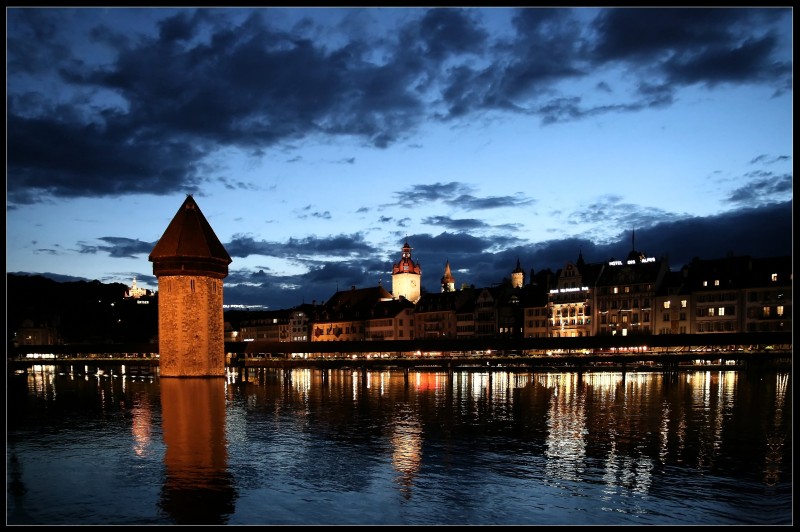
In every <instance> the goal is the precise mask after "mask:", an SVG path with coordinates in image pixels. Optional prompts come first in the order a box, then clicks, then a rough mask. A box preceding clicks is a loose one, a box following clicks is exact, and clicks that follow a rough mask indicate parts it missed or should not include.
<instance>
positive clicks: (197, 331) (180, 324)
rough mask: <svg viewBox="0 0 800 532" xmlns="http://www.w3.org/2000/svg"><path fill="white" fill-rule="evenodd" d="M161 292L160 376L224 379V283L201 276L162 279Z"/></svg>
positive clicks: (159, 314)
mask: <svg viewBox="0 0 800 532" xmlns="http://www.w3.org/2000/svg"><path fill="white" fill-rule="evenodd" d="M158 291H159V295H158V332H159V335H158V336H159V359H160V360H159V367H160V370H159V371H160V375H161V376H162V377H218V376H224V375H225V326H224V318H223V313H222V279H215V278H212V277H204V276H200V275H194V276H191V275H174V276H173V275H170V276H165V277H159V279H158Z"/></svg>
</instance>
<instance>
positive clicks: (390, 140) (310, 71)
mask: <svg viewBox="0 0 800 532" xmlns="http://www.w3.org/2000/svg"><path fill="white" fill-rule="evenodd" d="M587 13H593V12H592V11H588V10H581V9H564V10H559V9H521V10H519V11H518V12H517V13H516V15H515V17H513V20H512V31H511V32H507V33H504V34H500V35H491V34H490V32H489V30H488V28H487V27H486V26H484V22H483V21H482V20H479V19H478V18H477V17H478V12H477V11H474V10H469V9H430V10H418V11H417V10H414V11H409V12H408V14H407V16H406V17H404V18H403V19H398V20H402V22H398V23H397V24H398V25H397V26H396V27H394V28H392V30H393V31H391V32H388V33H383V34H381V35H380V36H379V37H368V33H367V32H365V31H361V32H358V33H353V34H352V35H348V37H344V38H340V39H338V40H336V41H332V40H325V39H323V38H321V37H319V36H318V35H317V34H316V32H315V30H314V28H315V26H314V24H311V23H310V22H306V23H301V24H298V25H297V26H296V27H295V28H293V29H289V30H277V29H275V28H273V27H271V26H270V25H269V24H268V22H265V17H263V16H262V15H263V10H254V11H252V13H251V12H249V11H246V10H219V9H198V10H190V9H179V10H171V11H169V10H164V14H165V17H164V18H162V19H161V20H160V21H159V22H158V24H157V26H153V27H151V28H150V32H149V33H141V34H137V33H133V32H131V31H130V30H129V29H128V28H125V27H115V26H110V25H102V24H100V23H98V24H97V25H96V26H94V27H92V28H91V29H89V30H87V34H86V36H88V38H90V39H92V40H93V41H92V42H93V44H94V45H96V46H102V54H103V55H102V56H100V57H102V59H100V58H98V59H95V58H94V57H93V56H91V55H88V54H87V53H86V52H85V49H86V48H85V44H84V45H83V47H79V46H77V45H75V44H74V43H73V41H71V40H70V38H71V37H73V35H72V34H73V33H75V32H77V31H78V30H72V28H73V27H74V26H75V21H77V20H82V19H80V15H81V14H82V12H81V11H76V10H70V9H63V10H62V9H59V10H48V9H10V10H8V13H7V18H8V21H7V22H8V24H7V26H8V30H9V35H8V37H7V45H8V48H7V66H8V68H7V80H8V81H7V89H8V99H7V112H8V116H7V130H8V132H9V139H8V145H7V146H8V158H7V176H8V178H7V183H8V185H7V188H8V202H9V204H11V205H12V206H13V205H18V204H27V203H31V202H35V201H41V200H42V199H44V198H46V197H47V196H63V197H102V196H114V195H125V194H139V193H150V194H157V195H164V194H172V193H175V192H185V193H192V192H195V191H196V190H198V188H199V186H200V184H201V182H202V179H203V178H202V175H203V173H204V172H201V170H200V168H201V163H202V162H203V161H204V160H205V159H206V158H207V157H208V156H209V155H212V154H213V153H215V152H216V151H217V150H220V149H222V148H226V147H231V146H233V147H237V148H240V149H242V150H245V151H250V152H252V153H253V154H257V153H263V150H264V149H265V148H268V147H270V146H276V145H279V144H288V143H292V142H295V141H301V140H303V139H312V138H321V137H338V136H346V137H355V138H359V139H362V141H363V142H364V143H365V144H368V145H372V146H375V147H377V148H383V147H387V146H389V145H391V144H394V143H396V142H398V141H400V140H406V139H408V138H410V135H411V134H413V132H414V131H415V130H416V129H417V128H419V127H420V126H421V124H422V123H423V121H425V120H428V119H430V118H436V117H439V118H440V119H443V120H452V119H453V118H455V117H463V118H467V117H469V116H471V115H476V114H477V113H482V112H485V111H501V112H510V113H525V114H529V115H538V116H539V117H540V118H541V119H542V121H543V123H545V124H547V123H556V122H563V121H568V120H580V119H583V118H585V117H587V116H596V115H598V114H609V113H618V112H635V111H637V110H640V109H643V108H646V107H650V106H654V105H658V106H666V105H670V104H671V103H672V102H673V101H674V94H675V90H677V88H679V87H681V86H683V85H688V84H705V85H707V86H714V85H716V84H719V83H757V84H762V85H764V86H768V87H772V88H773V89H774V90H775V91H776V93H778V92H780V91H782V90H791V81H792V65H791V55H790V52H789V51H788V49H787V48H786V44H785V43H784V42H783V41H782V40H781V39H782V38H786V36H784V35H781V34H779V33H778V32H777V30H776V29H775V27H776V26H775V24H777V23H778V22H780V21H781V20H785V19H787V18H789V19H790V18H791V14H792V12H791V10H790V9H685V10H684V9H674V8H670V9H627V8H623V9H607V10H600V11H598V13H599V14H598V15H597V16H596V18H595V19H594V20H593V21H590V24H591V25H590V26H589V27H590V28H591V29H592V31H587V26H586V19H587V18H589V15H588V14H587ZM87 20H88V19H87ZM756 22H758V23H759V25H757V24H756ZM351 23H352V21H351ZM756 27H763V28H764V29H763V31H760V32H754V29H753V28H756ZM86 36H84V37H86ZM334 42H335V44H334ZM378 58H379V59H378ZM612 63H613V64H615V65H620V66H622V67H623V68H626V69H628V70H630V72H631V76H632V78H631V79H632V80H634V82H635V80H638V83H637V85H638V90H639V93H638V94H637V95H636V96H633V97H626V96H625V95H624V93H623V92H622V91H614V92H609V91H608V90H607V88H608V86H607V85H605V84H602V83H601V85H600V86H601V87H603V89H602V90H603V93H604V94H606V95H616V98H617V101H616V102H613V103H607V104H603V105H596V104H593V103H589V102H585V101H584V99H583V96H582V95H580V94H569V93H568V92H565V91H566V90H569V89H565V87H567V86H568V85H565V84H564V83H563V82H564V81H569V80H580V79H582V78H584V77H586V76H588V75H590V74H593V73H595V72H596V71H597V70H598V69H600V68H603V67H605V66H606V65H608V64H612ZM34 76H35V77H34ZM234 95H235V96H234ZM476 116H477V115H476ZM353 161H354V160H353V159H352V158H346V159H343V160H342V161H341V162H343V163H348V164H352V163H353ZM232 186H236V185H232ZM245 186H246V185H245ZM461 194H468V191H461ZM448 197H453V195H452V194H449V195H448Z"/></svg>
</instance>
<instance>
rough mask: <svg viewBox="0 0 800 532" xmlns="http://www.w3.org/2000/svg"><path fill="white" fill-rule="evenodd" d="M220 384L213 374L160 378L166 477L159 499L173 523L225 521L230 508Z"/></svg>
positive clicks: (222, 382)
mask: <svg viewBox="0 0 800 532" xmlns="http://www.w3.org/2000/svg"><path fill="white" fill-rule="evenodd" d="M225 385H226V383H225V380H223V379H219V378H168V379H166V378H165V379H161V412H162V426H163V432H164V443H165V444H166V453H165V454H164V465H165V466H166V480H165V482H164V486H163V489H162V492H161V500H160V502H159V505H160V507H161V508H162V509H164V510H166V511H167V512H168V513H169V514H170V515H171V516H172V517H173V519H174V520H175V522H176V523H177V524H207V525H208V524H225V523H226V522H227V519H228V517H229V516H230V515H231V514H232V513H233V512H234V509H235V504H234V503H235V500H236V490H235V488H234V487H233V482H232V478H231V475H230V473H229V472H228V450H227V439H226V436H225Z"/></svg>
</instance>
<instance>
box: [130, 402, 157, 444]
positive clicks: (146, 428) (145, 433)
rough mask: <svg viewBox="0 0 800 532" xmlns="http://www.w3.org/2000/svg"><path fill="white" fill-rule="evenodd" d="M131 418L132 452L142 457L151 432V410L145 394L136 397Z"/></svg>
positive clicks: (149, 441)
mask: <svg viewBox="0 0 800 532" xmlns="http://www.w3.org/2000/svg"><path fill="white" fill-rule="evenodd" d="M131 416H132V417H133V426H132V427H131V430H132V432H133V441H134V446H133V452H134V453H136V456H139V457H144V456H146V455H147V450H148V448H149V447H150V443H151V440H150V435H151V434H152V432H153V427H152V418H153V409H152V406H151V405H150V398H149V396H148V395H147V394H145V393H142V394H138V395H137V396H136V398H135V399H134V406H133V408H132V409H131Z"/></svg>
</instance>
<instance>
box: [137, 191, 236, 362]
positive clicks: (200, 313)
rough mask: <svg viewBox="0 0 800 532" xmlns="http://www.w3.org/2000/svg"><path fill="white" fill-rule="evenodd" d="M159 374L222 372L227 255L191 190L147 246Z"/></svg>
mask: <svg viewBox="0 0 800 532" xmlns="http://www.w3.org/2000/svg"><path fill="white" fill-rule="evenodd" d="M149 260H150V261H151V262H152V263H153V274H154V275H155V276H156V278H157V279H158V350H159V373H160V375H161V377H224V376H225V324H224V318H223V313H222V279H224V278H225V277H226V276H227V275H228V265H229V264H230V263H231V262H232V260H231V257H230V256H229V255H228V252H227V251H225V248H224V247H223V246H222V243H221V242H220V241H219V239H218V238H217V235H215V234H214V230H213V229H211V226H210V225H209V223H208V221H207V220H206V218H205V216H203V213H202V212H201V211H200V207H198V206H197V203H196V202H195V201H194V198H193V197H192V196H191V195H188V196H187V197H186V201H184V202H183V205H181V208H180V209H178V212H177V214H175V217H174V218H173V219H172V221H171V222H170V224H169V225H168V226H167V229H166V231H164V234H163V235H162V236H161V238H160V239H159V241H158V243H157V244H156V245H155V247H154V248H153V251H152V252H150V257H149Z"/></svg>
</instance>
